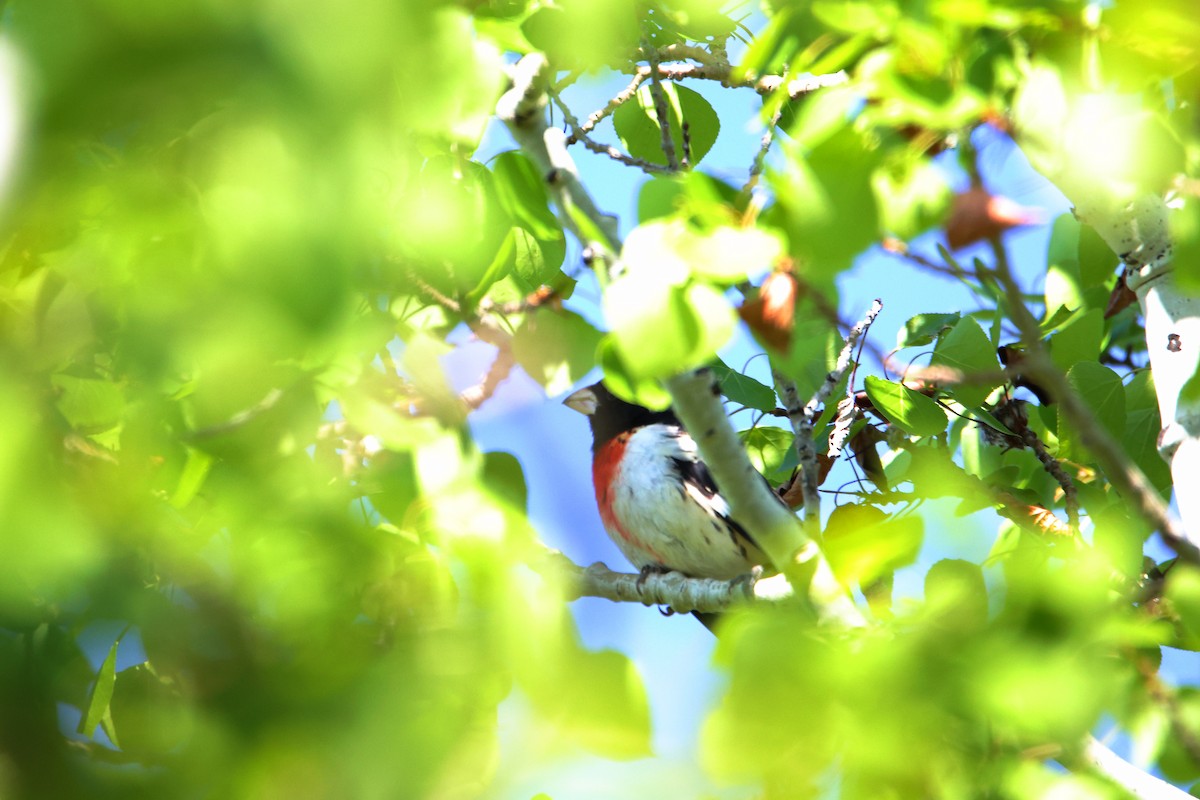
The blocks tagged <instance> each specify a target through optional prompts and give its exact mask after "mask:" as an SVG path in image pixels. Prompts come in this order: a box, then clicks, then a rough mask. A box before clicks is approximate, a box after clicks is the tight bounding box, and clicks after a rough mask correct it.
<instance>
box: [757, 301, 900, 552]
mask: <svg viewBox="0 0 1200 800" xmlns="http://www.w3.org/2000/svg"><path fill="white" fill-rule="evenodd" d="M882 310H883V301H882V300H879V299H876V300H875V301H874V302H873V303H871V308H870V309H869V310H868V311H867V313H866V315H865V316H864V317H863V318H862V320H860V321H859V322H858V323H857V324H856V325H855V326H854V327H853V328H851V329H850V332H849V333H847V334H846V341H845V344H844V345H843V346H842V352H841V353H840V354H838V360H837V363H836V365H835V366H834V368H833V370H831V371H830V372H829V374H827V375H826V376H825V380H824V381H823V382H822V383H821V385H820V386H819V387H818V388H817V391H816V392H815V393H814V394H813V396H812V398H811V399H810V400H809V401H808V403H807V404H806V405H803V406H801V404H800V394H799V391H798V389H797V388H796V383H795V381H793V380H791V379H790V378H788V377H786V376H784V375H783V374H781V373H779V372H776V373H775V376H774V377H775V383H776V385H777V386H778V387H779V392H780V397H781V398H782V399H783V404H784V408H785V409H787V412H788V420H789V421H790V422H791V423H792V430H793V431H794V432H795V434H796V455H797V456H798V457H799V460H800V477H801V480H802V481H803V486H804V524H805V527H806V530H807V532H808V534H809V536H810V538H815V537H816V534H817V532H818V526H819V525H820V519H821V498H820V495H819V494H818V491H817V490H818V487H819V469H820V465H819V463H818V461H817V452H816V448H815V447H814V445H813V429H814V428H815V427H816V423H817V416H818V413H819V409H820V408H822V407H823V406H824V405H825V402H826V401H827V400H828V399H829V398H830V397H831V396H832V395H833V390H834V389H835V388H837V385H838V384H839V383H841V381H842V376H844V375H845V374H846V371H847V370H848V369H849V368H850V364H851V362H852V361H853V355H854V347H855V345H856V344H857V343H858V340H859V338H860V337H861V336H862V335H863V334H864V333H866V331H867V329H868V328H870V327H871V323H872V322H874V321H875V317H877V316H879V312H880V311H882Z"/></svg>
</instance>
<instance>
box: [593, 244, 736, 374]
mask: <svg viewBox="0 0 1200 800" xmlns="http://www.w3.org/2000/svg"><path fill="white" fill-rule="evenodd" d="M685 278H686V275H681V274H680V273H679V272H678V271H677V270H675V269H673V268H670V265H667V264H659V265H657V268H654V267H653V266H652V265H651V264H649V263H647V264H646V265H645V268H638V269H635V268H631V269H630V270H629V271H628V272H626V273H625V274H624V275H622V276H620V277H619V278H617V279H616V280H614V281H613V282H612V283H611V284H610V285H609V286H608V289H607V290H606V291H605V293H604V313H605V317H606V318H607V319H608V322H609V325H610V326H611V328H612V337H613V341H614V343H615V346H616V348H617V351H618V352H619V354H620V357H621V361H622V363H623V364H624V365H625V368H626V370H628V372H629V374H630V376H632V377H634V378H666V377H669V376H671V375H675V374H677V373H679V372H682V371H683V370H685V369H689V368H691V367H696V366H699V365H701V364H703V363H706V362H707V361H709V360H710V359H712V357H713V356H714V355H715V354H716V352H717V350H718V349H719V348H721V347H722V346H724V344H725V343H726V342H727V341H728V340H729V337H730V336H731V335H733V330H734V326H735V323H736V320H737V317H736V315H735V314H734V311H733V307H732V306H730V304H729V302H728V301H727V300H726V299H725V297H724V295H722V294H721V293H720V292H719V291H717V290H716V289H714V288H712V287H710V286H707V285H704V284H698V283H684V279H685Z"/></svg>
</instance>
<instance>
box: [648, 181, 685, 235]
mask: <svg viewBox="0 0 1200 800" xmlns="http://www.w3.org/2000/svg"><path fill="white" fill-rule="evenodd" d="M686 195H687V190H686V187H685V186H684V182H683V179H682V178H681V177H679V176H675V175H672V176H670V177H654V178H651V179H650V180H648V181H646V182H645V183H643V184H642V188H641V189H640V190H639V191H638V202H637V214H638V222H639V223H646V222H649V221H650V220H654V219H660V218H662V217H671V216H674V215H675V214H676V213H677V212H678V211H679V210H680V208H681V207H682V206H683V204H684V202H685V200H686Z"/></svg>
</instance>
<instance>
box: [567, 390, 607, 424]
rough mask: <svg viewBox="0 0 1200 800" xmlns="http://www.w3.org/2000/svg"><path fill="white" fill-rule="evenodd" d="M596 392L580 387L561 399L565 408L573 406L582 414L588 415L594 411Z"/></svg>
mask: <svg viewBox="0 0 1200 800" xmlns="http://www.w3.org/2000/svg"><path fill="white" fill-rule="evenodd" d="M597 402H598V401H597V399H596V393H595V392H593V391H592V390H591V389H590V388H589V389H580V390H579V391H577V392H575V393H573V394H572V395H570V396H569V397H568V398H567V399H566V400H563V405H564V406H566V407H567V408H573V409H575V410H576V411H578V412H579V413H580V414H583V415H584V416H588V417H590V416H591V415H592V414H595V413H596V404H597Z"/></svg>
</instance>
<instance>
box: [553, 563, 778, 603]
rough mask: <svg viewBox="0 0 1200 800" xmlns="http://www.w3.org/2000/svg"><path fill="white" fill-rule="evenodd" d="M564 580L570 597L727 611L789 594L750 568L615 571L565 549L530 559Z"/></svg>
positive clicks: (560, 583) (774, 580) (561, 583)
mask: <svg viewBox="0 0 1200 800" xmlns="http://www.w3.org/2000/svg"><path fill="white" fill-rule="evenodd" d="M532 566H533V567H534V569H535V570H537V571H538V572H539V573H542V574H544V575H546V576H547V577H549V578H550V579H552V580H553V581H555V582H556V583H558V584H559V585H561V586H562V587H563V590H564V592H565V593H566V598H567V599H568V600H576V599H578V598H580V597H600V598H603V599H606V600H612V601H613V602H616V603H642V604H644V605H659V606H666V607H668V608H670V609H671V610H673V611H677V612H680V613H684V612H689V611H700V612H716V611H727V610H729V609H730V608H733V607H735V606H737V605H744V604H746V603H748V602H753V601H776V600H782V599H784V598H786V597H789V596H791V587H790V586H789V585H788V583H787V581H786V580H785V579H784V578H783V577H782V576H778V575H777V576H774V577H770V578H761V579H760V578H758V577H757V576H755V575H752V574H747V575H746V576H744V577H741V578H735V579H733V580H729V581H722V580H717V579H715V578H691V577H688V576H687V575H684V574H683V573H682V572H663V573H650V574H648V575H646V576H642V575H639V574H637V573H627V572H616V571H614V570H611V569H609V568H608V567H607V566H605V565H604V564H601V563H599V562H597V563H595V564H592V565H591V566H589V567H581V566H579V565H578V564H575V563H574V562H572V561H571V560H570V559H569V558H567V557H566V556H565V555H563V554H562V553H559V552H557V551H548V552H547V553H546V554H545V556H544V557H543V558H541V559H538V560H537V561H536V562H534V563H533V564H532Z"/></svg>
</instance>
